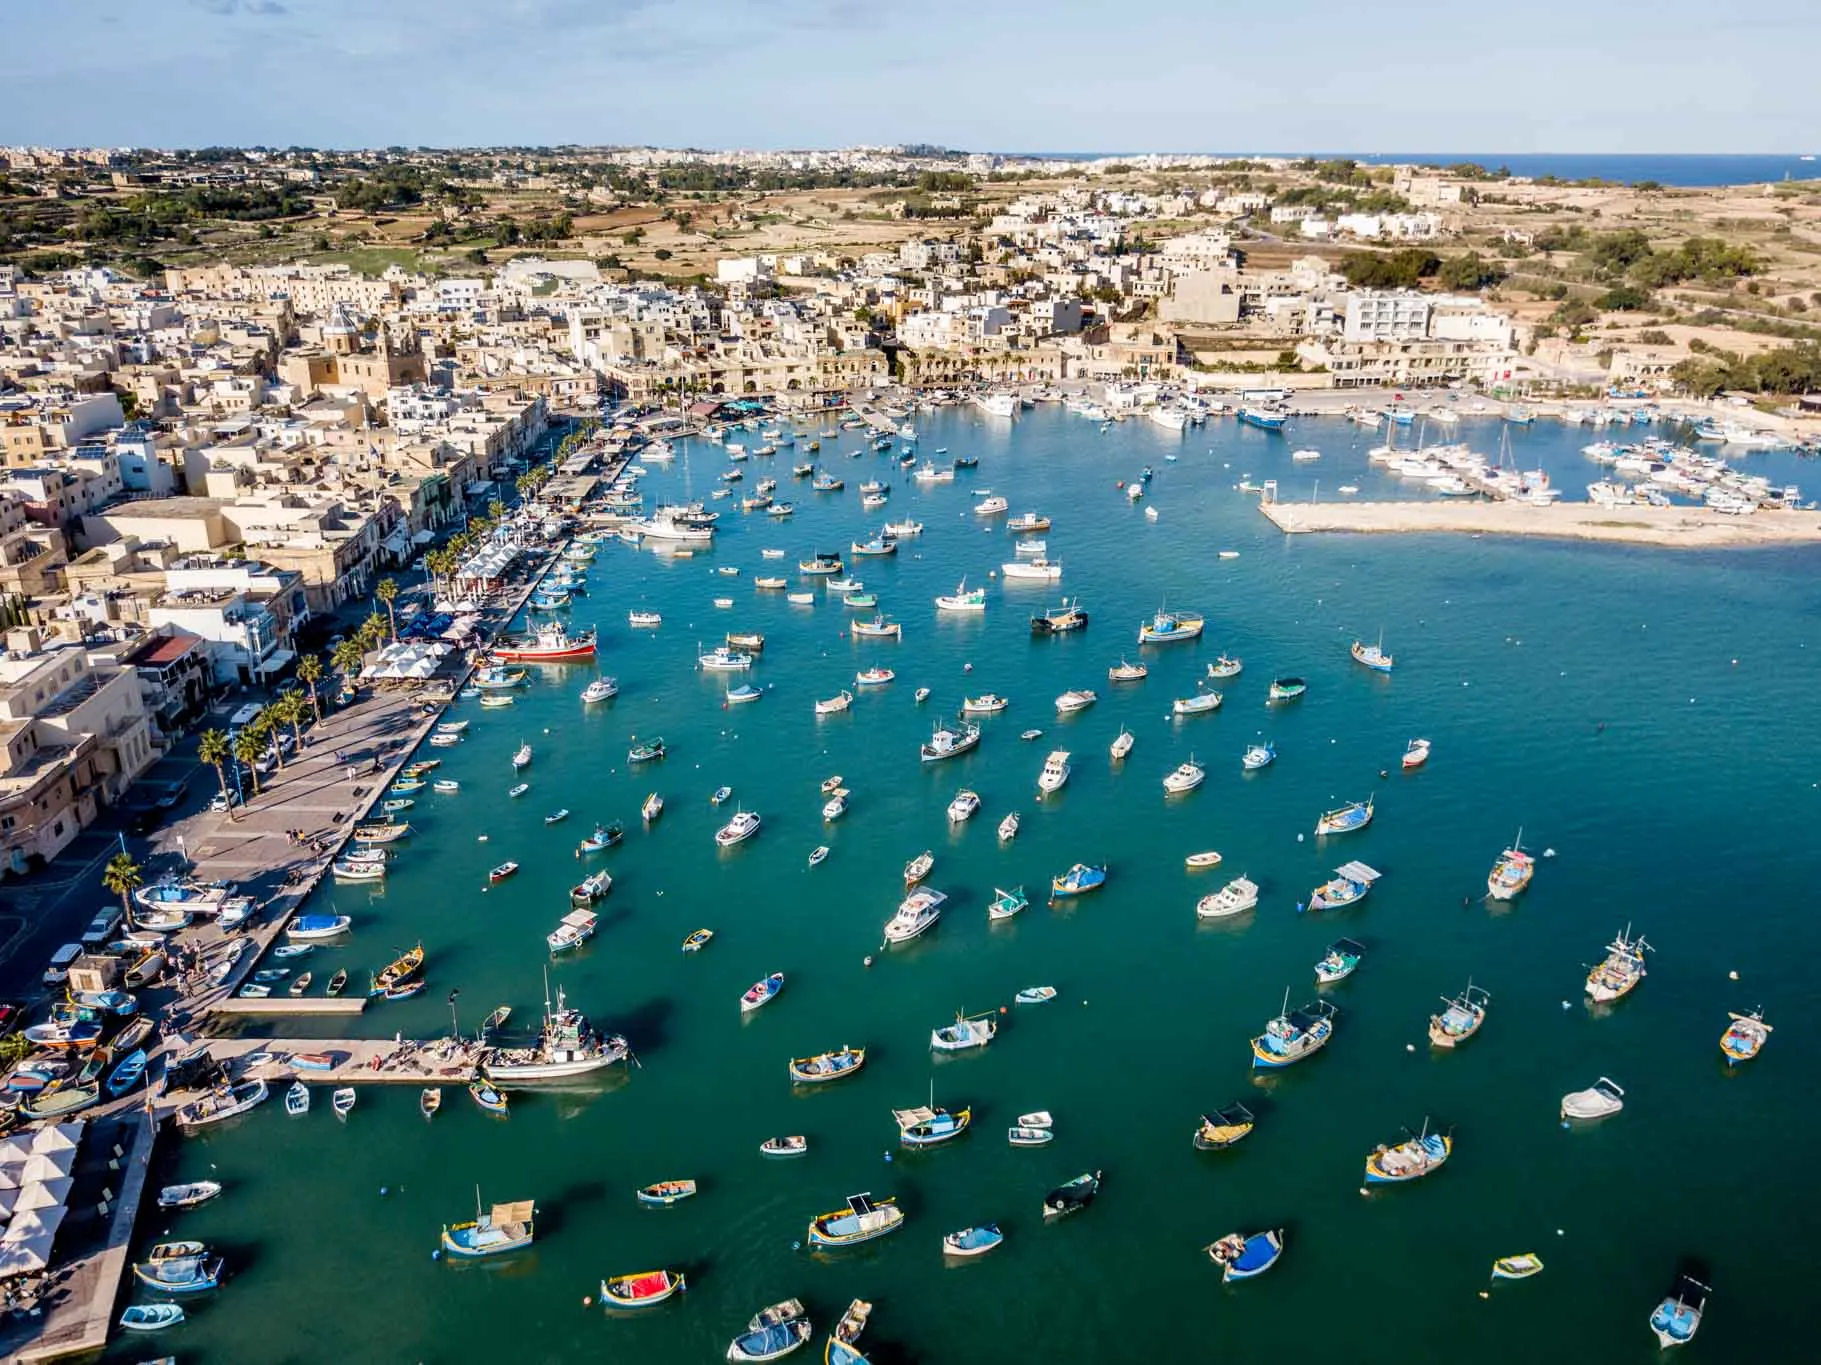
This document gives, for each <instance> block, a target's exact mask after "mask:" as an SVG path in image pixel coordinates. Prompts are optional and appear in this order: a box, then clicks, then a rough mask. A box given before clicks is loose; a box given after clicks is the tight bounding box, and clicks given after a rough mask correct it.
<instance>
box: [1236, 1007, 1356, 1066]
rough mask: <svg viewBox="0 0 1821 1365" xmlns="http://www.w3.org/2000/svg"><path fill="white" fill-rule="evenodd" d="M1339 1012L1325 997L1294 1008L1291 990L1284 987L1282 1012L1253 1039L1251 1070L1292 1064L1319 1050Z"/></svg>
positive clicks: (1325, 1041)
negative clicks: (1291, 1003) (1292, 1007)
mask: <svg viewBox="0 0 1821 1365" xmlns="http://www.w3.org/2000/svg"><path fill="white" fill-rule="evenodd" d="M1339 1013H1340V1011H1339V1010H1337V1009H1336V1008H1335V1007H1334V1006H1333V1005H1331V1004H1329V1003H1328V1002H1327V1001H1326V1000H1313V1001H1311V1002H1310V1003H1308V1004H1307V1005H1304V1006H1303V1007H1302V1008H1301V1009H1296V1010H1293V1009H1291V1008H1290V992H1289V991H1288V990H1286V991H1285V992H1284V1004H1283V1010H1282V1012H1281V1013H1280V1014H1278V1016H1277V1017H1276V1018H1275V1019H1273V1020H1272V1021H1271V1022H1270V1023H1268V1024H1266V1025H1265V1031H1264V1032H1263V1033H1261V1034H1259V1035H1258V1037H1256V1038H1254V1039H1253V1040H1252V1069H1253V1070H1255V1071H1271V1070H1276V1069H1278V1068H1280V1067H1286V1066H1293V1065H1295V1064H1296V1063H1297V1062H1300V1061H1302V1059H1303V1058H1305V1057H1308V1056H1310V1055H1311V1054H1313V1053H1316V1052H1319V1051H1321V1049H1322V1048H1324V1047H1326V1046H1327V1045H1328V1040H1329V1039H1330V1038H1332V1037H1333V1036H1334V1017H1335V1016H1336V1015H1337V1014H1339Z"/></svg>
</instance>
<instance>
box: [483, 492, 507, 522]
mask: <svg viewBox="0 0 1821 1365" xmlns="http://www.w3.org/2000/svg"><path fill="white" fill-rule="evenodd" d="M487 515H488V516H489V517H491V518H492V519H493V520H494V521H495V522H498V521H499V519H500V518H501V517H503V516H505V515H506V504H505V503H503V502H501V501H500V500H499V499H498V498H495V499H494V500H493V501H492V502H490V503H488V504H487Z"/></svg>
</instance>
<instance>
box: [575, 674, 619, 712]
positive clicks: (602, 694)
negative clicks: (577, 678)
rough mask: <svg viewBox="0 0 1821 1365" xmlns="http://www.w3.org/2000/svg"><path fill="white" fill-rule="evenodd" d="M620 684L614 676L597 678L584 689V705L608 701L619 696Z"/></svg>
mask: <svg viewBox="0 0 1821 1365" xmlns="http://www.w3.org/2000/svg"><path fill="white" fill-rule="evenodd" d="M619 690H620V685H619V684H618V683H617V682H615V681H614V680H613V679H612V678H596V679H595V680H594V681H593V682H591V683H589V684H588V686H586V687H584V688H583V689H582V705H584V706H592V705H593V704H594V703H595V702H597V701H606V700H607V699H608V698H609V697H613V696H617V695H618V693H619Z"/></svg>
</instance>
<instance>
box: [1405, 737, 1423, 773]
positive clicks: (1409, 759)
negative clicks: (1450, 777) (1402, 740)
mask: <svg viewBox="0 0 1821 1365" xmlns="http://www.w3.org/2000/svg"><path fill="white" fill-rule="evenodd" d="M1429 749H1430V744H1429V741H1428V740H1426V739H1413V740H1411V741H1410V744H1409V746H1408V747H1407V748H1406V749H1405V750H1404V757H1403V759H1402V761H1401V766H1402V767H1403V768H1404V769H1405V771H1409V770H1410V769H1412V768H1420V767H1422V766H1423V764H1425V763H1427V762H1428V761H1429Z"/></svg>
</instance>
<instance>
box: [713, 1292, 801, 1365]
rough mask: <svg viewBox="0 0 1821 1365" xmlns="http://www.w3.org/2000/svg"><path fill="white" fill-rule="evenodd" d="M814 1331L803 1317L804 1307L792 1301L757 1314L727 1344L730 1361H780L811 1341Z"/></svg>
mask: <svg viewBox="0 0 1821 1365" xmlns="http://www.w3.org/2000/svg"><path fill="white" fill-rule="evenodd" d="M814 1330H815V1329H814V1328H813V1327H811V1325H810V1321H809V1319H808V1318H806V1317H804V1316H803V1305H802V1304H801V1303H799V1302H798V1301H797V1300H795V1299H789V1300H787V1301H785V1302H784V1303H781V1304H777V1305H774V1306H773V1307H771V1308H767V1309H766V1310H765V1311H764V1312H762V1313H756V1314H754V1315H753V1319H752V1322H751V1323H749V1324H748V1326H747V1330H746V1331H745V1332H743V1333H741V1334H740V1335H739V1336H737V1337H735V1338H734V1339H733V1341H732V1342H730V1343H729V1344H728V1347H727V1358H728V1359H729V1360H731V1361H735V1362H746V1361H760V1360H777V1359H778V1358H779V1357H780V1356H787V1355H789V1354H790V1353H791V1352H792V1351H794V1350H796V1349H797V1348H798V1347H799V1346H801V1345H802V1344H803V1343H804V1342H806V1341H808V1340H809V1338H810V1336H811V1334H812V1333H813V1332H814Z"/></svg>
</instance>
